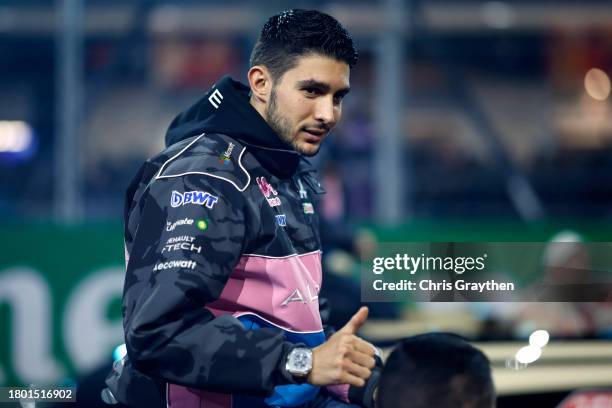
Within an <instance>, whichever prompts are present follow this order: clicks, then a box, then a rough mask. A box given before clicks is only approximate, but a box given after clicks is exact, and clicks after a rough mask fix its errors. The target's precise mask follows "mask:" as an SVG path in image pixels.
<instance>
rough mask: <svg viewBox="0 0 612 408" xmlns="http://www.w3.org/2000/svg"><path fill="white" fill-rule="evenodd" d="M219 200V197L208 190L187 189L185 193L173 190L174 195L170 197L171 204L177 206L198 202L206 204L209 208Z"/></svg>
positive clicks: (198, 203) (197, 203)
mask: <svg viewBox="0 0 612 408" xmlns="http://www.w3.org/2000/svg"><path fill="white" fill-rule="evenodd" d="M217 201H219V197H217V196H214V195H212V194H210V193H208V192H206V191H186V192H184V193H179V192H178V191H173V192H172V197H171V198H170V205H171V206H172V207H174V208H176V207H180V206H182V205H185V204H196V205H205V206H206V207H207V208H213V206H214V205H215V203H216V202H217Z"/></svg>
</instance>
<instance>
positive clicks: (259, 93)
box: [247, 65, 272, 104]
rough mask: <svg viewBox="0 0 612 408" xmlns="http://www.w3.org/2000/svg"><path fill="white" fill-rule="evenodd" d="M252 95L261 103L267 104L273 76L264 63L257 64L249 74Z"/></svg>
mask: <svg viewBox="0 0 612 408" xmlns="http://www.w3.org/2000/svg"><path fill="white" fill-rule="evenodd" d="M247 78H248V79H249V86H250V87H251V95H252V96H253V98H255V100H256V101H257V102H259V103H263V104H267V103H268V98H269V96H270V92H271V91H272V77H271V76H270V71H268V68H266V67H264V66H263V65H255V66H253V67H251V69H249V72H248V74H247Z"/></svg>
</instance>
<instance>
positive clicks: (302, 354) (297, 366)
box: [287, 348, 312, 375]
mask: <svg viewBox="0 0 612 408" xmlns="http://www.w3.org/2000/svg"><path fill="white" fill-rule="evenodd" d="M311 369H312V351H310V350H309V349H300V348H297V349H294V350H293V351H291V353H290V354H289V359H288V361H287V371H289V372H290V373H291V374H293V375H307V374H308V373H309V372H310V370H311Z"/></svg>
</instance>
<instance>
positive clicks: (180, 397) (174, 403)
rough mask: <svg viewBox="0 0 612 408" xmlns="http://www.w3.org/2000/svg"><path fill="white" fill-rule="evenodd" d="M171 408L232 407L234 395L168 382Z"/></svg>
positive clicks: (169, 405)
mask: <svg viewBox="0 0 612 408" xmlns="http://www.w3.org/2000/svg"><path fill="white" fill-rule="evenodd" d="M167 399H168V401H167V403H168V407H169V408H231V407H232V396H231V395H229V394H219V393H215V392H208V391H204V390H197V389H193V388H188V387H183V386H181V385H176V384H168V395H167Z"/></svg>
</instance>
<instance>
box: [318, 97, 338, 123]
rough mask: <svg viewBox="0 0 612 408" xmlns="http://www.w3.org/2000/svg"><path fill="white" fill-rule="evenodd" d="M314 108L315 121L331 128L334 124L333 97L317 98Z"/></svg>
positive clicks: (334, 109)
mask: <svg viewBox="0 0 612 408" xmlns="http://www.w3.org/2000/svg"><path fill="white" fill-rule="evenodd" d="M317 102H318V103H317V106H316V108H315V119H316V120H317V121H318V122H320V123H324V124H325V125H327V126H328V127H329V128H331V127H333V126H334V125H335V123H336V115H337V114H338V113H339V111H338V112H336V108H337V107H336V106H335V105H334V100H333V97H329V98H319V100H318V101H317Z"/></svg>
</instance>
